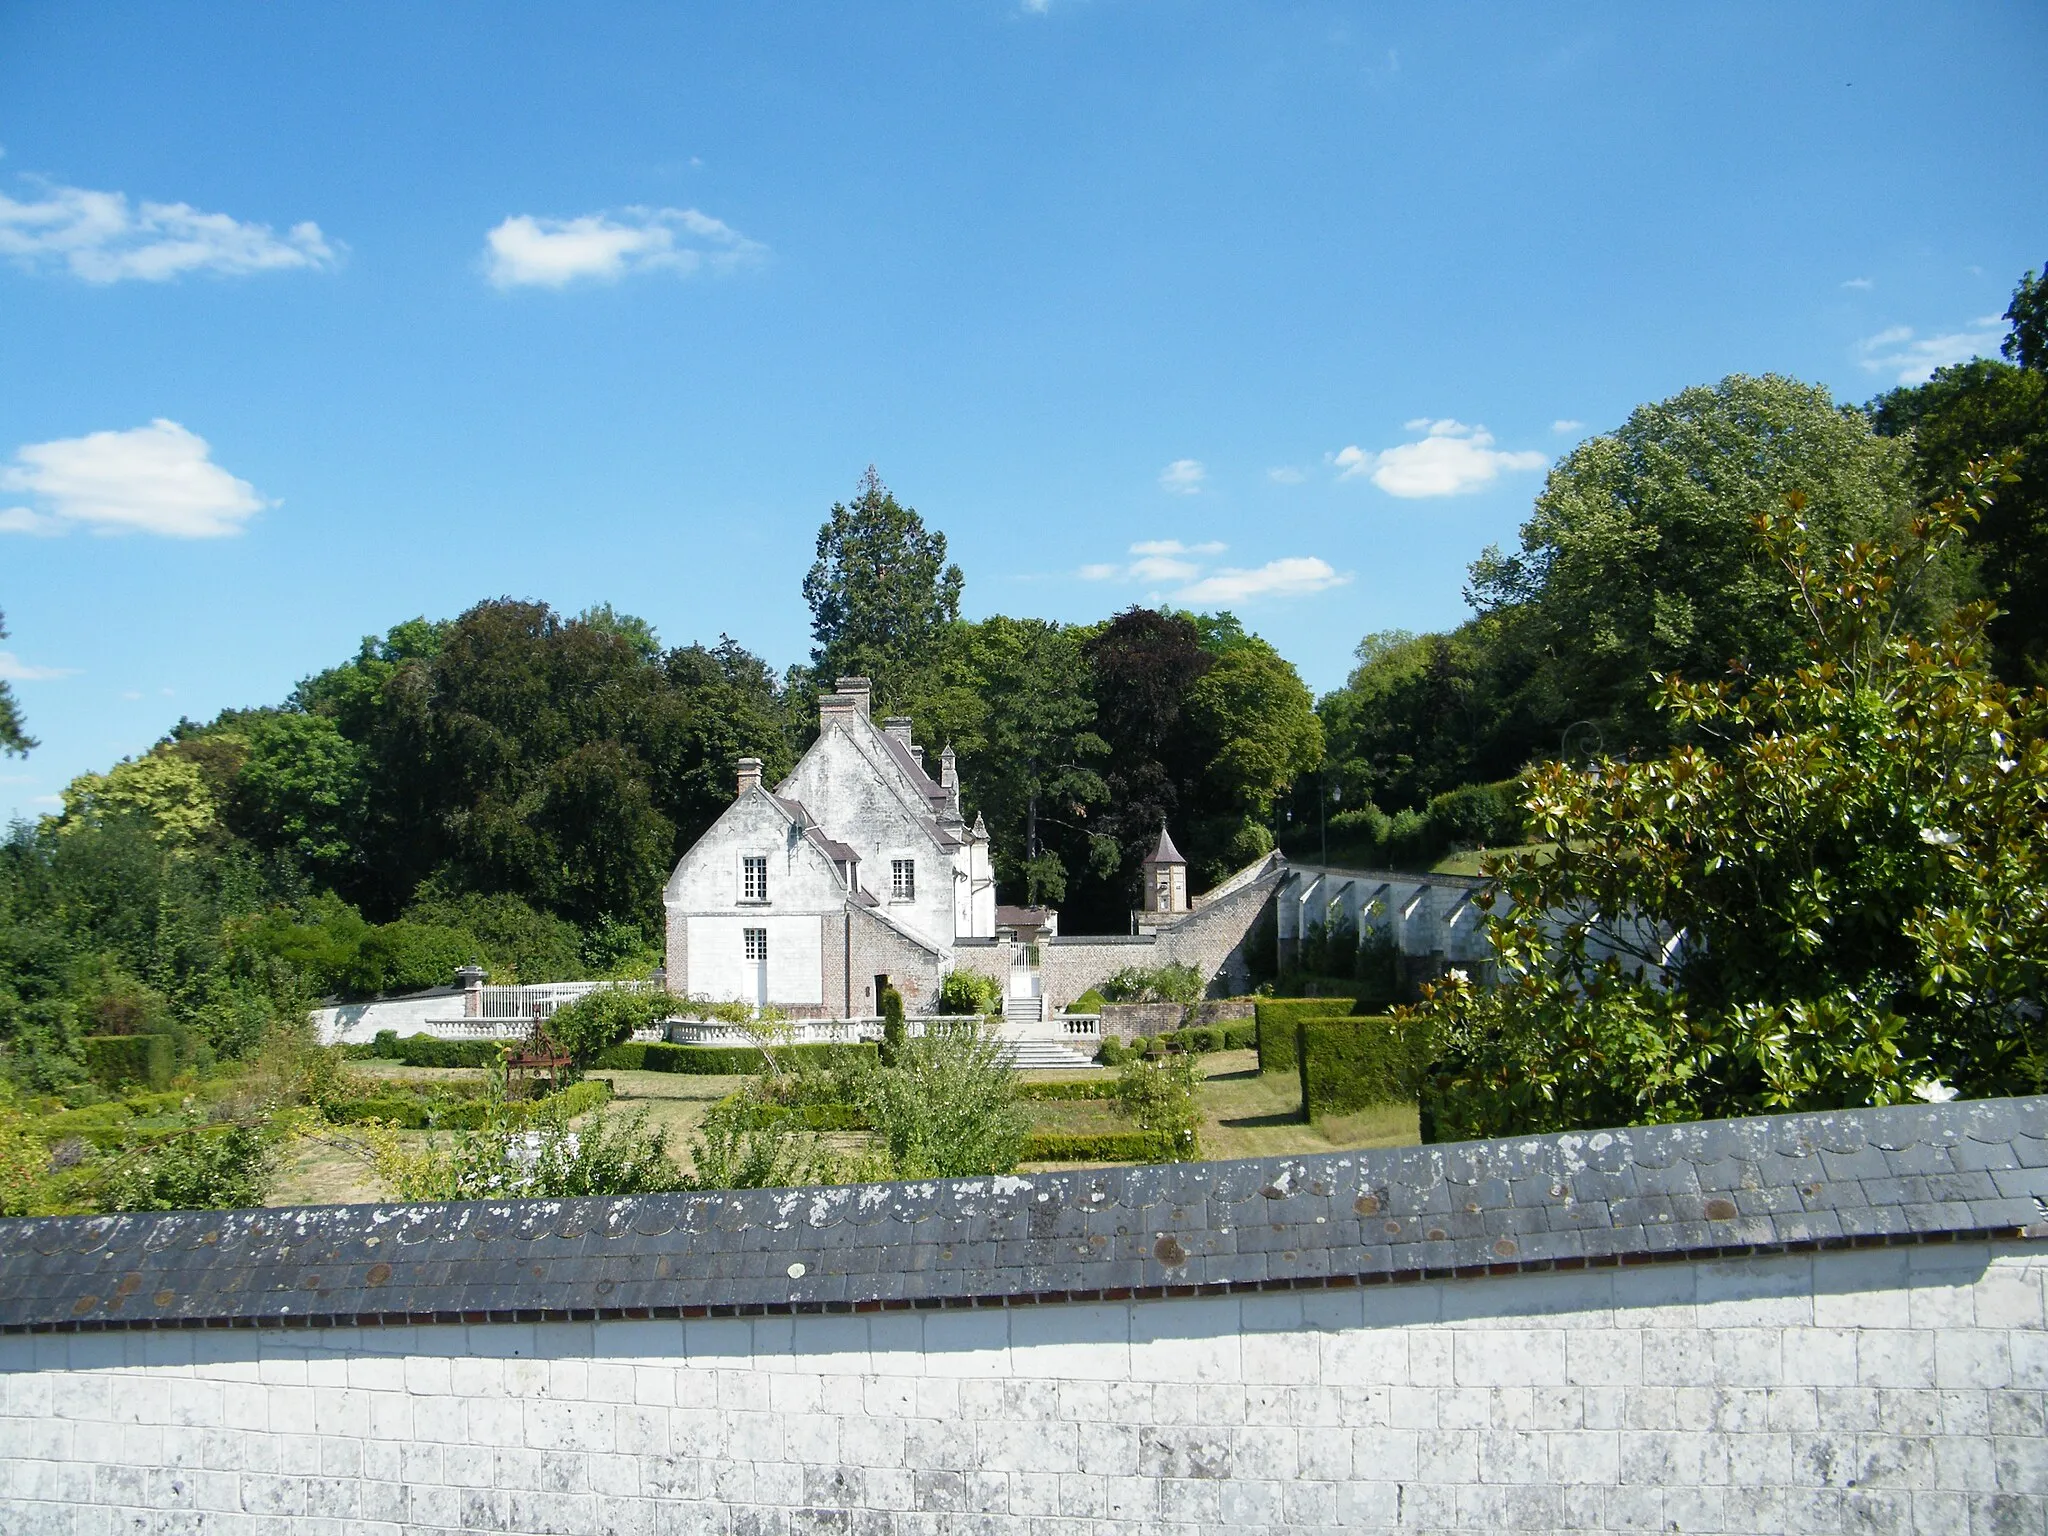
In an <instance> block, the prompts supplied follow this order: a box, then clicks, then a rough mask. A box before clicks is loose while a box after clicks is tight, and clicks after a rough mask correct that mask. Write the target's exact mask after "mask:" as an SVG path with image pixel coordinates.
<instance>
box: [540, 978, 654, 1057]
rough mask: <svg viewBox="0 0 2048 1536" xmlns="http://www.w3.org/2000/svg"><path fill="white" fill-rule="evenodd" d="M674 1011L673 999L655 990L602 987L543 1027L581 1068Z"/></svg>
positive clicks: (557, 1014)
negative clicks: (634, 1033) (637, 1031)
mask: <svg viewBox="0 0 2048 1536" xmlns="http://www.w3.org/2000/svg"><path fill="white" fill-rule="evenodd" d="M673 1012H675V999H674V998H673V997H671V996H669V994H668V993H666V992H664V991H661V990H659V989H657V988H650V987H601V988H599V989H598V990H597V991H595V992H587V993H585V994H584V995H583V996H582V997H579V998H577V999H576V1001H575V1002H573V1003H569V1004H567V1005H566V1006H564V1007H561V1008H557V1009H556V1010H555V1011H554V1013H553V1014H552V1015H551V1016H550V1017H549V1018H548V1019H547V1020H546V1021H545V1022H544V1024H543V1026H542V1027H543V1028H545V1029H546V1030H547V1033H548V1038H549V1039H550V1040H552V1041H554V1042H555V1044H556V1045H558V1046H560V1047H561V1049H562V1050H563V1051H564V1052H566V1053H567V1054H568V1056H569V1058H570V1059H571V1060H572V1061H574V1062H575V1064H576V1065H577V1066H578V1067H579V1068H580V1067H587V1066H589V1065H590V1064H591V1063H592V1062H593V1061H595V1060H596V1059H597V1058H598V1057H599V1056H600V1055H602V1054H603V1053H604V1052H605V1051H606V1050H608V1049H610V1048H611V1047H612V1046H614V1045H618V1044H620V1043H622V1042H623V1041H625V1039H626V1037H627V1036H629V1035H631V1034H632V1033H633V1031H634V1030H636V1029H646V1028H648V1027H650V1026H652V1025H655V1024H659V1023H660V1022H661V1021H662V1020H663V1019H665V1018H667V1017H668V1016H669V1015H670V1014H672V1013H673Z"/></svg>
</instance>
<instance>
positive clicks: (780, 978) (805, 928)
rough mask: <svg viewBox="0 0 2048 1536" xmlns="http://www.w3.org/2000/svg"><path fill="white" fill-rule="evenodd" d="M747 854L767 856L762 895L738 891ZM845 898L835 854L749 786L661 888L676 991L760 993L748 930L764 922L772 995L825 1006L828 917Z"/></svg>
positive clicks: (779, 1002)
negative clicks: (751, 899)
mask: <svg viewBox="0 0 2048 1536" xmlns="http://www.w3.org/2000/svg"><path fill="white" fill-rule="evenodd" d="M747 854H760V855H763V856H765V857H766V858H767V859H768V900H767V902H766V903H765V904H759V905H756V904H751V903H742V902H741V900H740V894H741V890H742V886H741V879H740V859H741V858H742V856H744V855H747ZM845 898H846V892H845V887H844V886H843V885H842V884H841V882H840V879H839V876H838V873H837V871H836V870H835V868H834V867H833V864H832V861H831V860H830V859H828V858H827V857H826V856H825V855H824V854H823V853H822V852H821V851H820V850H819V849H818V848H817V846H816V845H815V844H813V843H812V842H811V841H810V840H809V839H808V838H806V837H804V836H803V835H802V834H801V833H800V832H798V830H797V829H796V827H795V826H794V825H793V824H792V823H791V821H790V819H789V817H788V816H787V815H786V814H784V812H783V811H782V809H781V808H780V807H779V806H777V805H776V804H775V802H774V801H773V800H771V799H770V798H769V797H768V794H767V792H766V791H764V790H761V789H751V790H748V791H747V792H746V793H744V794H742V795H741V796H740V797H739V798H738V799H737V800H735V801H734V802H733V803H732V804H731V805H730V806H728V807H727V808H726V811H725V814H724V815H722V816H720V817H719V818H718V820H717V821H716V822H714V823H713V824H712V826H711V829H710V830H709V831H708V832H706V833H705V834H704V836H703V837H701V838H700V839H698V841H697V843H696V844H695V846H693V847H692V848H691V849H690V851H689V852H688V853H686V854H684V855H683V857H682V859H681V861H680V862H678V864H677V865H676V868H675V872H674V874H672V875H671V876H670V877H669V882H668V886H667V888H666V889H665V890H664V892H663V904H664V906H665V908H666V912H667V920H668V986H669V990H670V991H671V992H674V993H676V994H677V995H678V996H684V997H707V998H710V999H712V1000H713V1001H717V1002H725V1001H731V1000H734V999H739V1000H742V1001H747V1002H751V1001H753V1000H754V997H753V994H752V989H751V987H750V985H749V982H750V975H749V972H748V970H747V967H746V961H745V949H744V940H743V938H742V931H743V930H744V929H747V928H764V929H766V930H767V933H768V1000H769V1002H771V1003H773V1004H775V1005H776V1006H778V1007H787V1008H793V1009H799V1010H804V1011H819V1010H821V1009H823V1008H824V1007H825V1005H826V992H825V980H824V963H823V953H824V942H825V941H824V926H825V923H826V921H827V919H828V917H829V916H830V915H831V914H836V913H837V912H838V911H839V910H840V909H841V908H842V907H843V906H844V904H845Z"/></svg>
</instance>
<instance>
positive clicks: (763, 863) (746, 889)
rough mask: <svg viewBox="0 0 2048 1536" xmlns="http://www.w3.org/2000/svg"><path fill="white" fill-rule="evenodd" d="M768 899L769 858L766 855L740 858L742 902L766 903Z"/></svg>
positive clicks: (750, 855)
mask: <svg viewBox="0 0 2048 1536" xmlns="http://www.w3.org/2000/svg"><path fill="white" fill-rule="evenodd" d="M767 899H768V856H767V855H766V854H765V853H749V854H743V855H742V856H741V858H740V900H741V901H766V900H767Z"/></svg>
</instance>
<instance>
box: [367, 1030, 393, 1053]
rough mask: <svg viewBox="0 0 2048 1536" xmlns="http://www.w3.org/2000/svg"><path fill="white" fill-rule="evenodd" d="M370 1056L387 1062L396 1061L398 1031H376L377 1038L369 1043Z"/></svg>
mask: <svg viewBox="0 0 2048 1536" xmlns="http://www.w3.org/2000/svg"><path fill="white" fill-rule="evenodd" d="M370 1054H371V1055H372V1056H377V1057H382V1058H384V1059H385V1060H387V1061H389V1060H396V1059H397V1057H398V1054H399V1046H398V1031H397V1030H395V1029H380V1030H378V1031H377V1038H376V1039H375V1040H373V1041H371V1042H370Z"/></svg>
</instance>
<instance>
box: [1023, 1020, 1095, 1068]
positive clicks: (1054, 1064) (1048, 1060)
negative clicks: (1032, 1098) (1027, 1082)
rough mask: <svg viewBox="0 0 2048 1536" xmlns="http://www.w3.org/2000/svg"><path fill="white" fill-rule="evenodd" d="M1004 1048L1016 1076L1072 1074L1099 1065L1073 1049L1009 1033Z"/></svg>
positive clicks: (1047, 1040)
mask: <svg viewBox="0 0 2048 1536" xmlns="http://www.w3.org/2000/svg"><path fill="white" fill-rule="evenodd" d="M1003 1047H1004V1050H1005V1053H1006V1054H1007V1055H1008V1056H1009V1058H1010V1067H1011V1069H1012V1070H1013V1071H1017V1072H1047V1071H1058V1072H1072V1071H1074V1070H1075V1069H1076V1068H1094V1067H1096V1065H1097V1063H1096V1062H1095V1061H1093V1060H1092V1059H1091V1058H1090V1056H1087V1055H1083V1054H1082V1053H1081V1052H1080V1051H1078V1050H1076V1049H1075V1048H1074V1047H1073V1046H1071V1045H1062V1044H1061V1043H1060V1042H1059V1041H1057V1040H1049V1039H1047V1038H1046V1037H1045V1036H1043V1035H1017V1034H1011V1033H1009V1032H1008V1031H1007V1030H1006V1031H1005V1032H1004V1034H1003Z"/></svg>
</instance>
